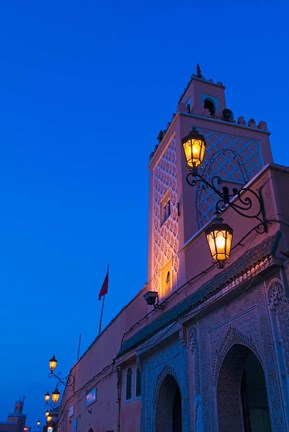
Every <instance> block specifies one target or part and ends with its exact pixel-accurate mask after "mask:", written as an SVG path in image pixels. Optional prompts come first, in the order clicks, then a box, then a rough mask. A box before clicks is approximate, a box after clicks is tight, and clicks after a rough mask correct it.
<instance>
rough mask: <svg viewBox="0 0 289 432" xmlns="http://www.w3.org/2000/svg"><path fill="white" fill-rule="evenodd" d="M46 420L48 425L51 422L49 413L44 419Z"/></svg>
mask: <svg viewBox="0 0 289 432" xmlns="http://www.w3.org/2000/svg"><path fill="white" fill-rule="evenodd" d="M46 420H47V421H48V423H50V422H51V420H52V415H51V414H50V413H49V414H48V416H47V417H46Z"/></svg>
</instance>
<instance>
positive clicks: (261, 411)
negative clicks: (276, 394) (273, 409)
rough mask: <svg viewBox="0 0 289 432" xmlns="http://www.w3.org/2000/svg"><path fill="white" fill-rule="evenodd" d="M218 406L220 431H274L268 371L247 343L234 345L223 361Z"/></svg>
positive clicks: (218, 387)
mask: <svg viewBox="0 0 289 432" xmlns="http://www.w3.org/2000/svg"><path fill="white" fill-rule="evenodd" d="M217 405H218V423H219V432H227V431H230V430H231V431H234V432H270V431H271V426H270V415H269V405H268V399H267V389H266V382H265V376H264V371H263V368H262V365H261V363H260V362H259V360H258V358H257V357H256V355H255V354H254V353H253V352H252V351H251V350H250V349H249V348H248V347H246V346H244V345H234V346H233V347H232V348H231V349H230V350H229V352H228V353H227V355H226V357H225V359H224V361H223V364H222V366H221V369H220V373H219V379H218V385H217Z"/></svg>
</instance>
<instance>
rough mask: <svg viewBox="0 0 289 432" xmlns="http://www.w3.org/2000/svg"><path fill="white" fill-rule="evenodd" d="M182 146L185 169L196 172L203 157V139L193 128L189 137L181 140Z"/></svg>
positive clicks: (204, 145) (204, 148) (204, 142)
mask: <svg viewBox="0 0 289 432" xmlns="http://www.w3.org/2000/svg"><path fill="white" fill-rule="evenodd" d="M182 144H183V150H184V153H185V157H186V162H187V167H188V168H189V169H190V170H196V169H197V168H198V167H199V166H200V165H201V164H202V162H203V159H204V156H205V150H206V140H205V137H204V136H203V135H201V134H199V132H198V131H197V130H196V129H195V128H193V129H192V131H191V132H190V133H189V135H187V136H186V137H185V138H183V139H182Z"/></svg>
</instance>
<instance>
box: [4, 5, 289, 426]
mask: <svg viewBox="0 0 289 432" xmlns="http://www.w3.org/2000/svg"><path fill="white" fill-rule="evenodd" d="M288 12H289V6H288V5H287V1H286V0H283V1H279V2H278V1H275V0H274V2H273V0H272V1H268V0H263V1H261V0H260V1H254V0H250V1H249V0H243V1H242V2H236V1H234V0H231V1H225V0H220V1H219V2H217V1H216V0H214V1H213V0H207V1H205V2H201V1H193V0H191V1H189V0H174V1H172V0H154V1H152V0H140V1H135V0H134V1H132V0H122V1H117V0H108V1H100V0H69V1H68V0H49V1H48V0H1V2H0V39H1V47H0V51H1V55H0V151H1V153H0V185H1V212H0V221H1V223H0V286H1V314H0V328H1V356H0V419H1V420H2V421H5V420H6V416H7V414H8V412H11V411H12V410H13V407H14V401H15V400H17V399H18V398H19V397H23V396H26V401H25V412H26V414H27V415H28V421H27V423H28V424H29V425H31V427H32V430H36V425H35V423H36V421H37V419H38V418H40V420H41V421H42V422H44V410H45V409H44V400H43V395H44V393H45V392H46V391H47V390H49V391H52V390H53V389H54V386H55V383H54V382H52V381H51V380H49V379H48V376H47V375H48V363H47V362H48V360H49V358H50V357H51V356H52V354H54V353H55V354H56V357H57V358H58V360H59V367H58V370H59V371H60V372H62V374H63V375H66V374H67V373H68V372H69V369H70V367H71V366H72V364H73V363H74V362H75V361H76V357H77V348H78V340H79V335H80V333H81V334H82V344H81V353H83V352H84V351H85V350H86V349H87V347H88V346H89V345H90V344H91V342H92V341H93V340H94V338H95V336H96V335H97V332H98V324H99V317H100V310H101V302H99V301H98V292H99V290H100V287H101V284H102V281H103V279H104V276H105V272H106V267H107V264H109V265H110V284H109V293H108V295H107V297H106V304H105V311H104V324H105V325H106V324H108V323H109V321H110V320H111V319H112V318H113V316H114V315H115V314H116V313H117V312H118V311H119V310H120V309H121V308H122V306H124V305H125V303H126V302H128V301H129V300H130V299H131V298H132V297H133V296H134V295H135V294H136V293H137V292H138V291H139V290H140V289H141V288H142V287H143V285H144V283H145V282H146V278H147V232H148V226H147V225H148V224H147V222H148V169H147V165H148V161H149V154H150V152H151V151H152V150H153V149H154V146H155V144H156V141H157V140H156V137H157V135H158V132H159V130H160V129H165V128H166V125H167V122H168V121H170V120H171V116H172V113H173V112H174V111H175V109H176V105H177V102H178V99H179V96H180V95H181V93H182V91H183V89H184V88H185V86H186V84H187V82H188V81H189V79H190V76H191V74H192V73H194V72H195V67H196V64H197V63H200V65H201V67H202V72H203V75H204V76H205V78H212V79H213V80H214V81H222V82H223V83H224V85H225V86H226V89H227V90H226V100H227V107H228V108H230V109H232V110H233V112H234V114H235V117H238V116H239V115H243V116H244V117H245V118H246V119H247V120H248V119H249V118H254V119H255V120H256V121H259V120H266V121H267V123H268V126H269V129H270V131H271V132H272V135H271V144H272V149H273V155H274V160H275V162H276V163H281V164H284V165H289V153H288V149H287V147H288V138H287V136H286V135H287V133H288V132H287V130H288V129H287V126H288V101H289V79H288V77H289V60H288V59H289V55H288V44H289V38H288V18H289V16H288V15H289V13H288Z"/></svg>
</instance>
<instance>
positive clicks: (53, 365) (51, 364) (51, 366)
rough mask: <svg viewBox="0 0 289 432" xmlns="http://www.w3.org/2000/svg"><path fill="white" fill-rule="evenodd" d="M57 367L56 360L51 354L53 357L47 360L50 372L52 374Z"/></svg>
mask: <svg viewBox="0 0 289 432" xmlns="http://www.w3.org/2000/svg"><path fill="white" fill-rule="evenodd" d="M56 366H57V360H56V358H55V355H54V354H53V357H52V358H51V359H50V360H49V369H50V372H53V371H54V370H55V368H56Z"/></svg>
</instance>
